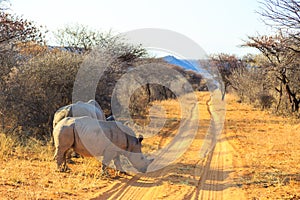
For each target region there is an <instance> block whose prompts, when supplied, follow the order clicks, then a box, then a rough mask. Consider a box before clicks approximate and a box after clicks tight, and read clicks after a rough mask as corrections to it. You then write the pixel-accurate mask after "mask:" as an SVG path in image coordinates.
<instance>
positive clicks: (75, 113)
mask: <svg viewBox="0 0 300 200" xmlns="http://www.w3.org/2000/svg"><path fill="white" fill-rule="evenodd" d="M82 116H89V117H91V118H94V119H98V120H106V118H105V115H104V112H103V111H102V109H101V107H100V105H99V104H98V103H97V101H95V100H93V99H92V100H89V101H88V102H82V101H78V102H76V103H73V104H70V105H66V106H63V107H61V108H59V109H58V110H57V111H56V112H55V114H54V118H53V128H54V127H55V126H56V124H57V123H58V122H59V121H60V120H62V119H63V118H65V117H82Z"/></svg>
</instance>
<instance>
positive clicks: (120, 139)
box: [53, 117, 153, 173]
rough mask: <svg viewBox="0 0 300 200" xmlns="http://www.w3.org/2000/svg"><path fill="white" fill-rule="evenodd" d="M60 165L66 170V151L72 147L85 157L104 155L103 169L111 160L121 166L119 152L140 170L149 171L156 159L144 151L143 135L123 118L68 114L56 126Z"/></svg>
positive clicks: (58, 161) (57, 152)
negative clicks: (69, 115) (135, 132)
mask: <svg viewBox="0 0 300 200" xmlns="http://www.w3.org/2000/svg"><path fill="white" fill-rule="evenodd" d="M53 136H54V143H55V148H56V150H55V155H54V158H55V160H56V163H57V168H58V170H60V171H65V170H67V169H68V168H67V165H66V157H65V155H66V152H67V151H68V150H69V149H70V148H73V149H74V151H75V152H77V153H79V154H81V155H82V156H85V157H90V156H93V157H99V156H103V160H102V170H103V171H104V170H105V168H106V166H107V165H108V164H109V163H110V161H111V160H113V161H114V164H115V166H116V168H117V169H122V166H121V163H120V160H119V155H124V156H125V157H127V158H128V160H129V161H130V162H131V164H132V165H133V167H134V168H136V169H137V170H138V171H139V172H143V173H144V172H146V170H147V167H148V165H149V164H150V163H151V162H152V161H153V159H151V160H148V159H146V158H145V156H144V155H143V153H142V151H141V147H142V144H141V142H142V140H143V137H142V136H140V137H139V138H137V137H136V136H135V134H134V132H133V131H132V130H131V129H130V128H129V127H127V126H125V125H123V124H122V123H120V122H108V121H101V120H96V119H92V118H90V117H67V118H64V119H62V120H61V121H60V122H59V123H58V124H57V125H56V126H55V128H54V130H53Z"/></svg>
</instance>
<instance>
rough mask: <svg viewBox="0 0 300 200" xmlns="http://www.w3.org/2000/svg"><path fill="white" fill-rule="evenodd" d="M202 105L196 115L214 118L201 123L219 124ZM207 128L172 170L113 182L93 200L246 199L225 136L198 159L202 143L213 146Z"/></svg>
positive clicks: (212, 111)
mask: <svg viewBox="0 0 300 200" xmlns="http://www.w3.org/2000/svg"><path fill="white" fill-rule="evenodd" d="M202 102H203V103H202V105H200V106H199V111H200V112H201V113H203V112H208V113H209V114H210V116H215V117H213V119H209V117H208V116H209V115H204V116H206V117H207V118H206V119H202V120H207V121H206V124H207V123H208V121H209V120H215V121H214V123H222V122H221V120H222V119H220V118H218V117H217V115H218V114H219V113H217V112H218V111H216V109H218V108H217V107H216V106H215V105H213V104H211V103H210V104H207V105H206V107H205V104H204V101H202ZM208 102H209V101H207V103H208ZM200 121H201V120H200ZM206 128H207V127H200V129H199V131H198V134H197V135H196V137H195V139H194V140H193V142H192V144H191V146H190V148H189V149H188V150H187V152H186V153H185V154H184V155H183V156H182V157H181V158H180V159H178V160H176V161H175V162H174V163H173V164H172V165H171V166H167V167H165V168H163V169H161V170H158V171H155V172H152V173H148V174H146V175H136V176H133V177H132V178H130V179H129V180H128V181H125V180H124V181H121V182H114V183H112V185H111V186H110V187H109V188H105V189H104V191H103V192H99V194H98V196H97V197H95V198H94V199H205V200H207V199H245V198H246V197H245V194H244V193H243V191H242V190H241V189H240V188H239V185H238V184H236V183H235V182H234V180H235V179H234V178H235V176H236V175H237V174H236V173H235V167H236V166H235V165H237V164H238V162H237V161H234V157H235V158H236V157H238V155H235V154H236V153H235V151H234V149H233V147H232V146H231V144H230V143H229V142H228V140H227V138H226V135H222V136H221V137H220V138H219V139H218V140H217V144H216V146H215V147H214V148H213V149H212V152H211V153H209V154H208V155H207V156H206V157H205V158H203V159H201V156H200V154H201V151H200V147H201V146H203V142H204V141H205V139H208V141H207V143H208V145H210V144H211V143H214V142H212V141H211V140H210V139H209V138H210V135H212V133H210V132H212V131H213V130H211V129H212V128H211V127H208V130H206ZM215 128H216V127H214V129H215ZM217 128H218V127H217ZM219 128H222V127H221V126H220V127H219ZM207 131H208V132H207ZM214 131H215V130H214ZM205 133H206V137H204V135H205ZM212 140H213V139H212Z"/></svg>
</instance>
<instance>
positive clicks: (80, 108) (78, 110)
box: [51, 99, 106, 163]
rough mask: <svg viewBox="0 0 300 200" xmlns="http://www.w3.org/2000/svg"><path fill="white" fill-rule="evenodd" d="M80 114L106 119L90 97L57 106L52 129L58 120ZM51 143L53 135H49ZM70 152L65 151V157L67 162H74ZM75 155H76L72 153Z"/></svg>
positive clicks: (80, 115) (79, 115)
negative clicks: (83, 100) (86, 99)
mask: <svg viewBox="0 0 300 200" xmlns="http://www.w3.org/2000/svg"><path fill="white" fill-rule="evenodd" d="M82 116H88V117H91V118H94V119H98V120H106V118H105V115H104V112H103V111H102V109H101V107H100V105H99V104H98V103H97V101H95V100H93V99H91V100H89V101H88V102H82V101H78V102H76V103H73V104H69V105H66V106H63V107H61V108H59V109H58V110H57V111H56V112H55V114H54V118H53V129H54V128H55V126H56V125H57V124H58V122H60V121H61V120H62V119H64V118H66V117H82ZM51 137H52V138H51V139H52V144H53V142H54V141H53V135H51ZM71 154H72V151H71V150H70V151H69V152H68V153H67V159H68V162H69V163H74V161H72V160H71V157H72V156H71ZM73 156H75V157H77V156H78V155H76V154H75V155H73Z"/></svg>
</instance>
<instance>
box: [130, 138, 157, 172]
mask: <svg viewBox="0 0 300 200" xmlns="http://www.w3.org/2000/svg"><path fill="white" fill-rule="evenodd" d="M136 139H137V140H136V142H135V144H134V146H133V148H132V152H133V153H130V154H129V156H128V160H129V161H130V162H131V164H132V165H133V167H134V168H136V169H137V170H138V171H139V172H142V173H145V172H146V171H147V168H148V166H149V165H150V164H151V163H152V162H153V160H154V159H147V158H146V157H145V155H144V154H143V153H142V150H141V148H142V141H143V139H144V138H143V136H141V135H140V136H139V137H138V138H136Z"/></svg>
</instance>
